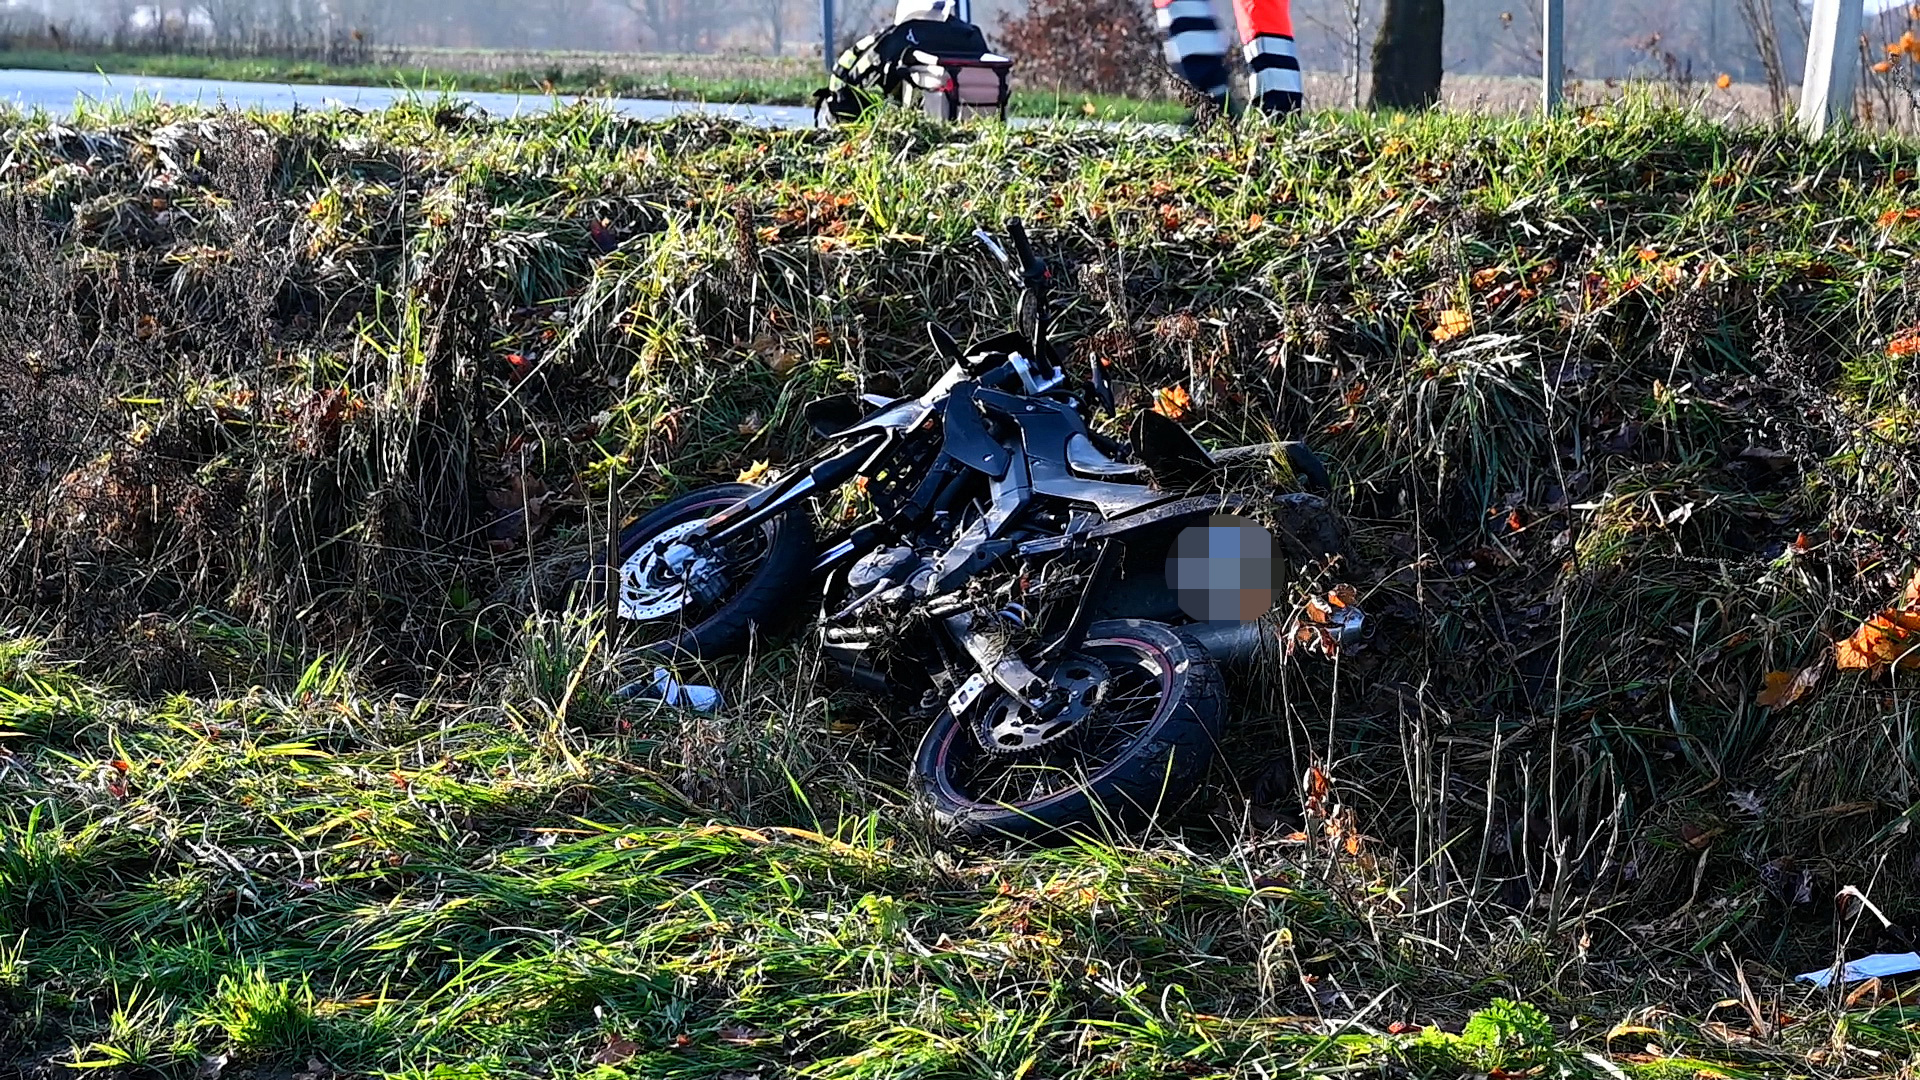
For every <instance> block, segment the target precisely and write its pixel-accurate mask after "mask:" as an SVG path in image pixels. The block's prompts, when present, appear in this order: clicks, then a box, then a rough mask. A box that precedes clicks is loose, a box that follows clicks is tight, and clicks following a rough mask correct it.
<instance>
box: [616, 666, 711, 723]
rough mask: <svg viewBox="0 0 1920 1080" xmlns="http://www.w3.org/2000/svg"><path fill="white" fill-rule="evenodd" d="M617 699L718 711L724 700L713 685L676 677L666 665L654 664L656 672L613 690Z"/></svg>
mask: <svg viewBox="0 0 1920 1080" xmlns="http://www.w3.org/2000/svg"><path fill="white" fill-rule="evenodd" d="M613 699H614V700H615V701H658V702H661V703H663V704H666V705H671V706H673V707H674V708H677V709H691V710H693V711H694V712H701V713H710V712H718V711H719V710H720V706H721V704H722V700H721V697H720V691H718V690H716V689H714V688H713V687H711V686H697V685H694V684H691V683H683V682H680V681H679V680H677V679H675V678H674V677H673V675H672V673H670V672H669V671H667V669H666V668H654V669H653V674H651V675H649V676H647V677H646V678H644V679H639V680H636V681H634V682H630V683H628V684H627V685H625V686H623V687H621V688H620V689H618V690H615V691H614V692H613Z"/></svg>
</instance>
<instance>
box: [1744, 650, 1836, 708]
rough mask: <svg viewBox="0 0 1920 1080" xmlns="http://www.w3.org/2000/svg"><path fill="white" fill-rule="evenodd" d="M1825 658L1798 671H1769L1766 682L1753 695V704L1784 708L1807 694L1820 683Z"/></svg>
mask: <svg viewBox="0 0 1920 1080" xmlns="http://www.w3.org/2000/svg"><path fill="white" fill-rule="evenodd" d="M1825 663H1826V658H1825V657H1822V658H1821V660H1820V662H1819V663H1815V664H1809V665H1808V666H1806V667H1804V668H1801V669H1800V670H1799V671H1769V672H1767V682H1766V685H1765V686H1764V687H1762V688H1761V690H1760V692H1759V693H1758V694H1756V695H1754V699H1753V700H1754V704H1756V705H1759V706H1761V707H1763V708H1768V709H1784V708H1786V707H1787V706H1789V705H1791V704H1793V703H1794V702H1796V701H1799V700H1800V699H1801V698H1803V697H1806V696H1807V692H1808V691H1810V690H1812V689H1813V688H1814V687H1815V686H1817V685H1819V683H1820V669H1821V668H1822V667H1823V666H1825Z"/></svg>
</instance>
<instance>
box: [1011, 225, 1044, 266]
mask: <svg viewBox="0 0 1920 1080" xmlns="http://www.w3.org/2000/svg"><path fill="white" fill-rule="evenodd" d="M1007 235H1008V236H1011V237H1013V250H1014V251H1016V252H1018V253H1019V255H1020V270H1021V272H1022V273H1027V274H1031V273H1033V272H1034V264H1035V263H1038V262H1039V261H1040V260H1039V259H1038V258H1036V257H1035V256H1034V254H1033V245H1032V244H1031V243H1029V242H1028V241H1027V227H1026V225H1025V223H1023V222H1022V221H1021V220H1020V219H1019V218H1008V219H1007Z"/></svg>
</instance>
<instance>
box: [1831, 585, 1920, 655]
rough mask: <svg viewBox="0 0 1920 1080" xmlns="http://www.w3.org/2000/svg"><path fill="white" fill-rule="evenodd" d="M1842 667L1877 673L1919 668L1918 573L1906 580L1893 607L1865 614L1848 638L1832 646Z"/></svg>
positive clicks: (1919, 595) (1919, 619) (1919, 586)
mask: <svg viewBox="0 0 1920 1080" xmlns="http://www.w3.org/2000/svg"><path fill="white" fill-rule="evenodd" d="M1834 663H1835V665H1836V666H1838V667H1839V668H1841V669H1842V670H1848V671H1866V672H1870V673H1872V674H1875V675H1878V674H1880V673H1882V672H1884V671H1886V670H1887V669H1888V668H1892V667H1899V668H1902V669H1904V670H1908V671H1920V572H1916V573H1915V574H1914V576H1913V580H1912V581H1910V582H1908V583H1907V587H1906V590H1905V591H1904V592H1902V593H1901V594H1900V600H1899V601H1898V604H1897V606H1895V607H1890V608H1888V609H1887V610H1885V611H1881V612H1878V613H1876V614H1874V615H1872V616H1869V617H1868V618H1867V620H1866V621H1865V622H1863V623H1861V624H1860V628H1859V629H1857V630H1855V631H1854V632H1853V635H1852V636H1851V637H1848V638H1847V639H1846V640H1844V641H1841V642H1838V643H1837V644H1836V645H1835V646H1834Z"/></svg>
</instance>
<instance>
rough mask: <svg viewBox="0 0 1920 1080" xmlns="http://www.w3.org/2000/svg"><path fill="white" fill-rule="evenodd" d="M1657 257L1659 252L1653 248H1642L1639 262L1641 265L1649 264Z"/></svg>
mask: <svg viewBox="0 0 1920 1080" xmlns="http://www.w3.org/2000/svg"><path fill="white" fill-rule="evenodd" d="M1659 257H1660V252H1659V251H1657V250H1656V249H1654V248H1650V247H1643V248H1641V249H1640V261H1641V262H1643V263H1650V262H1652V261H1653V260H1655V259H1658V258H1659Z"/></svg>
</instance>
